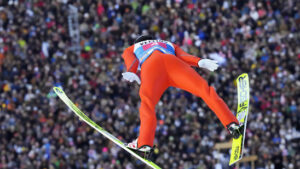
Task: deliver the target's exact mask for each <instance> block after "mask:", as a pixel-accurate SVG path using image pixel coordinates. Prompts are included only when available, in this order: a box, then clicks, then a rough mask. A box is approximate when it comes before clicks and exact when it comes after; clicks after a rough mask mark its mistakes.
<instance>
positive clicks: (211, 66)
mask: <svg viewBox="0 0 300 169" xmlns="http://www.w3.org/2000/svg"><path fill="white" fill-rule="evenodd" d="M198 66H199V67H201V68H205V69H208V70H209V71H212V72H213V71H215V70H216V69H218V67H219V65H218V61H216V60H211V59H201V60H199V62H198Z"/></svg>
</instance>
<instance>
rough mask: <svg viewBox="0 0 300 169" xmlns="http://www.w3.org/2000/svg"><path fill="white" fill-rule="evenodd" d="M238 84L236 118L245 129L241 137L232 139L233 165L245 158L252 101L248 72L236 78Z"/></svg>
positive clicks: (231, 156) (231, 159)
mask: <svg viewBox="0 0 300 169" xmlns="http://www.w3.org/2000/svg"><path fill="white" fill-rule="evenodd" d="M236 84H237V91H238V108H237V114H236V118H237V120H238V121H239V123H244V131H243V133H242V135H241V136H240V137H239V138H237V139H233V141H232V149H231V155H230V161H229V165H233V164H235V163H236V162H238V161H239V160H241V159H242V158H243V149H244V142H245V136H246V135H245V134H246V127H247V118H248V111H249V101H250V87H249V77H248V74H247V73H243V74H241V75H240V76H239V77H238V78H237V79H236Z"/></svg>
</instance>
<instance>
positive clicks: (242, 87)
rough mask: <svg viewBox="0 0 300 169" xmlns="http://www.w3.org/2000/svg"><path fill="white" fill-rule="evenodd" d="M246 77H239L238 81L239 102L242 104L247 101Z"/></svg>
mask: <svg viewBox="0 0 300 169" xmlns="http://www.w3.org/2000/svg"><path fill="white" fill-rule="evenodd" d="M246 77H247V76H244V77H240V78H239V79H238V80H239V88H240V102H241V103H243V102H245V101H246V100H247V96H248V95H247V81H246V79H245V78H246Z"/></svg>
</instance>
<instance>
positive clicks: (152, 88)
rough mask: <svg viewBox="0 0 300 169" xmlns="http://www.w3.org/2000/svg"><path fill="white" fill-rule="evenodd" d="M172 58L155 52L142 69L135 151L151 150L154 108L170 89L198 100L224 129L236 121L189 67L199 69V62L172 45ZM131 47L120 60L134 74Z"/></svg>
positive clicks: (135, 64) (205, 83)
mask: <svg viewBox="0 0 300 169" xmlns="http://www.w3.org/2000/svg"><path fill="white" fill-rule="evenodd" d="M173 46H174V49H175V55H176V56H175V55H172V54H164V53H162V52H160V51H159V50H155V51H154V52H153V53H152V54H151V55H150V56H149V58H147V60H146V61H145V62H143V64H142V65H141V72H140V73H141V74H140V78H141V86H140V90H139V95H140V98H141V106H140V125H141V126H140V133H139V137H138V147H141V146H143V145H148V146H151V147H152V146H153V142H154V137H155V130H156V125H157V124H156V123H157V120H156V114H155V105H156V104H157V103H158V101H159V99H160V97H161V96H162V94H163V92H164V91H165V90H166V89H167V88H168V87H170V86H172V87H176V88H180V89H183V90H185V91H188V92H190V93H192V94H194V95H196V96H198V97H201V98H202V99H203V100H204V102H205V103H206V104H207V105H208V107H209V108H210V109H211V110H212V111H213V112H214V113H215V114H216V115H217V117H218V118H219V119H220V121H221V123H222V124H223V125H224V127H226V126H227V125H229V124H230V123H233V122H235V123H237V124H238V121H237V119H236V117H235V116H234V115H233V114H232V112H231V111H230V110H229V108H228V106H227V105H226V104H225V103H224V101H223V100H222V99H221V98H220V97H219V96H218V94H217V93H216V91H215V90H214V88H213V87H210V86H209V85H208V84H207V82H206V80H204V79H203V78H202V77H201V76H200V75H199V74H198V73H197V72H196V71H195V70H194V69H193V68H191V66H198V61H199V60H200V58H198V57H195V56H192V55H190V54H188V53H186V52H184V51H183V50H182V49H181V48H180V47H179V46H177V45H175V44H173ZM133 50H134V45H132V46H130V47H128V48H126V49H125V50H124V52H123V55H122V57H123V59H124V61H125V65H126V68H127V71H128V72H133V73H136V72H137V69H138V66H139V60H138V59H137V58H136V56H135V54H134V52H133Z"/></svg>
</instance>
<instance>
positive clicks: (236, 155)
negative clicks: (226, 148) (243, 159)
mask: <svg viewBox="0 0 300 169" xmlns="http://www.w3.org/2000/svg"><path fill="white" fill-rule="evenodd" d="M238 158H239V146H236V147H235V149H234V159H238Z"/></svg>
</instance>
